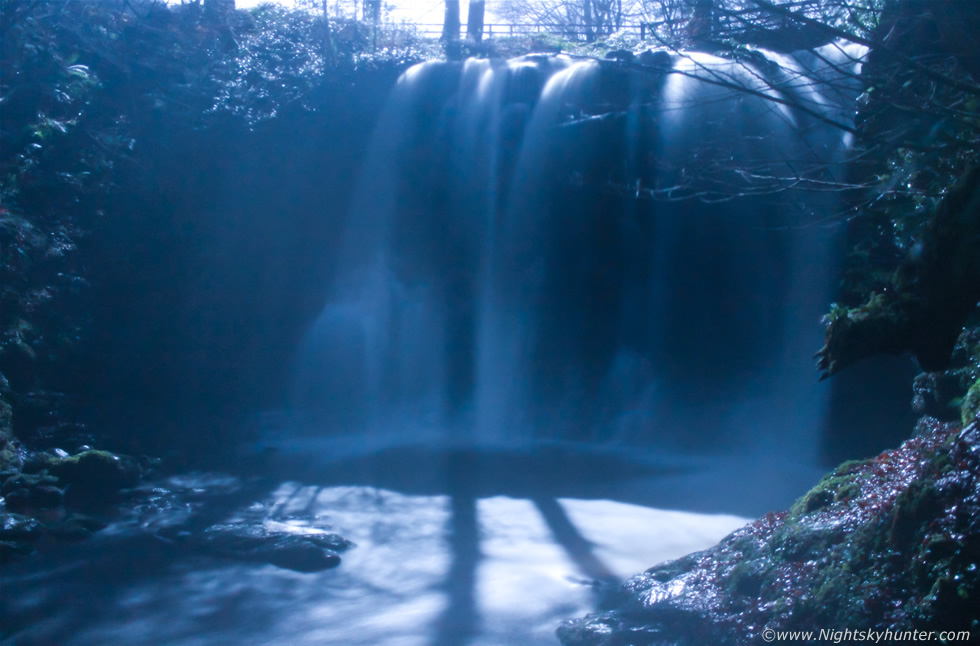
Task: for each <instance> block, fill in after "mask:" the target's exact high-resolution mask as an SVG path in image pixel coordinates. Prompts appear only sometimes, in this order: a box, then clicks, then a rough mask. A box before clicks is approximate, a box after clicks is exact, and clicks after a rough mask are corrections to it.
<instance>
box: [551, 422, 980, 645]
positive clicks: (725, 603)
mask: <svg viewBox="0 0 980 646" xmlns="http://www.w3.org/2000/svg"><path fill="white" fill-rule="evenodd" d="M978 568H980V423H978V421H977V420H974V421H973V422H972V423H971V424H969V425H967V426H966V427H964V428H963V429H962V430H961V429H960V428H959V427H958V426H956V425H952V424H942V423H940V422H938V421H936V420H933V419H925V420H923V421H922V422H920V424H919V427H918V434H917V436H916V437H914V438H912V439H910V440H908V441H906V442H905V443H904V444H902V446H901V447H899V448H898V449H895V450H892V451H887V452H885V453H882V454H881V455H879V456H878V457H876V458H874V459H871V460H866V461H859V462H847V463H844V464H842V465H841V466H840V467H838V468H837V470H836V471H834V472H833V473H831V474H829V475H827V476H826V477H825V478H824V479H823V480H822V481H821V482H820V483H819V484H818V485H817V486H816V487H814V488H813V490H811V491H810V492H809V493H807V494H806V495H805V496H804V497H802V498H801V499H800V500H798V501H797V502H796V503H795V504H794V505H793V507H792V508H791V509H790V510H789V511H788V512H782V513H778V514H769V515H768V516H765V517H764V518H761V519H759V520H757V521H755V522H754V523H752V524H750V525H747V526H746V527H744V528H742V529H740V530H738V531H736V532H734V533H733V534H731V535H730V536H728V537H727V538H725V539H724V540H722V542H721V543H719V544H718V545H716V546H715V547H713V548H711V549H708V550H705V551H703V552H698V553H695V554H690V555H688V556H686V557H684V558H681V559H679V560H676V561H671V562H668V563H663V564H661V565H657V566H655V567H653V568H651V569H649V570H647V571H646V572H644V573H642V574H640V575H638V576H636V577H634V578H633V579H631V580H629V581H627V582H626V583H625V584H624V585H623V586H622V588H621V589H620V590H619V591H618V593H616V595H615V596H614V597H613V598H612V599H611V600H610V602H609V603H608V604H607V605H606V608H605V611H603V612H599V613H596V614H592V615H588V616H586V617H584V618H582V619H576V620H572V621H569V622H566V623H565V624H563V625H562V626H561V627H559V629H558V637H559V639H560V640H561V643H562V644H564V645H565V646H614V645H615V646H628V645H631V646H640V645H644V646H653V645H658V644H676V645H680V644H691V645H695V644H697V645H703V644H749V643H753V644H758V643H763V641H762V640H763V637H764V635H765V631H766V630H767V629H770V630H777V631H779V630H813V631H816V632H819V631H820V630H821V629H836V628H839V629H841V630H843V629H845V628H849V629H851V630H867V629H875V630H886V629H891V630H893V631H897V630H902V631H905V630H936V631H950V630H971V631H972V633H973V634H974V635H977V634H980V576H978V575H980V572H978Z"/></svg>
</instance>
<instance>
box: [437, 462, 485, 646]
mask: <svg viewBox="0 0 980 646" xmlns="http://www.w3.org/2000/svg"><path fill="white" fill-rule="evenodd" d="M475 457H476V456H475V455H473V454H469V455H465V456H462V458H461V459H457V460H451V461H449V462H448V464H447V465H446V474H447V479H446V481H447V485H448V487H447V489H448V491H449V493H450V496H451V503H450V509H451V513H452V517H451V519H450V521H449V523H450V525H449V536H448V539H449V547H450V551H451V553H452V564H451V565H450V567H449V572H448V574H447V576H446V593H447V594H448V596H449V602H448V604H447V605H446V610H445V611H444V612H443V615H442V617H441V618H440V619H439V625H438V629H437V632H436V636H435V639H434V640H433V642H432V646H456V645H457V644H466V643H468V642H469V640H470V639H471V638H472V637H473V635H474V634H475V633H476V631H477V630H478V628H479V626H478V624H479V621H480V617H479V613H478V611H477V606H476V573H477V567H478V566H479V564H480V559H481V554H480V525H479V519H478V517H477V509H476V501H477V497H476V494H475V487H474V484H475V481H474V480H473V477H472V476H473V474H474V473H475V471H476V467H477V464H476V459H475Z"/></svg>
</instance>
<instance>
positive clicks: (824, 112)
mask: <svg viewBox="0 0 980 646" xmlns="http://www.w3.org/2000/svg"><path fill="white" fill-rule="evenodd" d="M862 55H863V52H862V51H860V50H859V49H857V48H855V47H854V46H843V45H838V44H830V45H827V46H825V47H823V48H821V49H819V50H814V51H808V52H800V53H795V54H792V55H790V54H780V53H775V52H767V51H764V50H758V49H747V50H745V51H743V52H741V53H740V56H739V58H738V59H737V60H735V59H728V58H722V57H718V56H712V55H708V54H703V53H698V52H691V53H684V52H681V53H676V52H675V53H667V52H650V51H648V52H645V53H643V54H641V55H639V56H637V57H635V58H631V59H630V60H628V61H596V60H576V59H573V58H570V57H567V56H561V55H559V56H541V55H531V56H525V57H521V58H517V59H513V60H509V61H502V60H475V59H471V60H467V61H465V62H428V63H423V64H421V65H417V66H415V67H413V68H411V69H410V70H408V71H407V72H406V73H405V74H404V75H403V77H402V78H401V79H400V80H399V82H398V84H397V87H396V88H395V89H394V90H393V92H392V94H391V97H390V99H389V101H388V104H387V107H386V109H385V111H384V114H383V115H382V118H381V120H380V123H379V124H378V127H377V130H376V133H375V135H374V139H373V142H372V144H371V149H370V151H369V153H368V156H367V160H366V162H365V166H364V168H363V171H362V176H361V180H360V184H359V186H358V187H357V188H356V195H355V199H354V201H353V207H352V209H351V212H350V216H349V218H350V219H349V222H348V223H347V233H346V236H345V238H344V239H343V240H342V241H340V243H339V249H340V251H339V252H337V253H338V256H337V259H336V266H337V267H338V269H337V272H336V276H335V280H334V282H333V284H332V285H331V287H330V288H329V293H328V296H327V304H326V306H325V308H324V310H323V312H322V313H321V315H320V316H319V319H318V320H317V321H316V323H315V324H314V325H313V327H312V329H311V331H310V334H309V340H308V343H307V346H306V347H305V348H304V349H303V351H302V353H301V356H300V359H299V378H298V386H297V397H296V406H297V408H298V409H300V410H301V411H302V412H303V413H304V415H305V417H306V419H307V420H308V423H309V427H310V429H312V430H313V431H314V432H316V433H322V434H355V435H358V436H361V437H363V438H375V439H376V440H377V441H378V442H387V441H410V442H414V441H423V439H424V438H433V439H436V440H438V441H440V442H453V443H461V444H473V443H475V444H478V445H484V444H490V445H499V444H506V445H515V444H516V445H525V444H528V443H533V442H540V441H550V440H561V441H585V442H603V443H614V444H620V445H624V446H645V447H651V446H652V447H664V448H675V449H685V450H694V451H716V450H717V451H721V450H729V449H732V448H733V447H736V446H738V447H743V448H744V450H759V451H766V450H769V448H771V447H772V446H774V445H778V446H780V447H783V448H788V449H791V450H794V451H797V452H800V453H803V454H807V455H813V454H814V453H815V451H816V441H817V438H818V437H819V433H820V429H821V424H822V415H823V408H824V406H825V399H826V396H827V393H826V390H825V389H824V388H823V387H822V386H821V385H818V384H817V380H816V373H815V371H814V369H813V367H812V363H811V359H810V357H811V356H812V354H813V352H814V351H815V350H816V349H817V348H818V347H819V346H820V344H821V341H822V327H821V326H820V317H821V315H822V313H823V312H824V311H825V310H826V308H827V306H828V303H829V302H830V300H831V296H832V286H833V281H834V277H835V274H836V270H837V266H838V261H839V258H838V255H839V251H838V247H839V246H840V241H839V230H838V229H839V221H838V220H837V219H835V218H834V217H833V216H834V215H835V214H836V213H837V211H838V208H839V204H838V201H837V198H836V196H835V194H834V193H833V192H831V191H826V190H823V189H825V188H826V187H828V186H829V185H830V184H831V183H832V182H833V181H834V180H836V179H839V178H840V177H841V164H842V160H843V158H844V155H845V153H846V150H847V146H848V144H849V138H848V135H847V128H846V127H845V128H843V129H841V128H839V127H836V125H835V124H842V125H844V126H847V125H848V124H849V120H850V114H851V112H852V111H853V104H854V100H855V98H856V93H857V87H856V85H857V84H856V81H855V79H856V74H857V73H859V71H860V59H861V57H862Z"/></svg>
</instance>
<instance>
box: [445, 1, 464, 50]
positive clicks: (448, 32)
mask: <svg viewBox="0 0 980 646" xmlns="http://www.w3.org/2000/svg"><path fill="white" fill-rule="evenodd" d="M459 27H460V22H459V0H446V17H445V19H444V20H443V22H442V39H441V40H442V41H443V42H446V43H451V42H453V41H456V40H459Z"/></svg>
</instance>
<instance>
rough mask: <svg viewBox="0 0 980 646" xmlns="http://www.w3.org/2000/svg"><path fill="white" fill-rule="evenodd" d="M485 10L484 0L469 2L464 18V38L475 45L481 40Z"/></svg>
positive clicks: (471, 0)
mask: <svg viewBox="0 0 980 646" xmlns="http://www.w3.org/2000/svg"><path fill="white" fill-rule="evenodd" d="M486 8H487V3H486V0H470V10H469V14H468V15H467V17H466V37H467V38H469V39H470V40H472V41H473V42H475V43H478V42H480V41H481V40H482V39H483V18H484V15H485V14H486Z"/></svg>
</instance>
